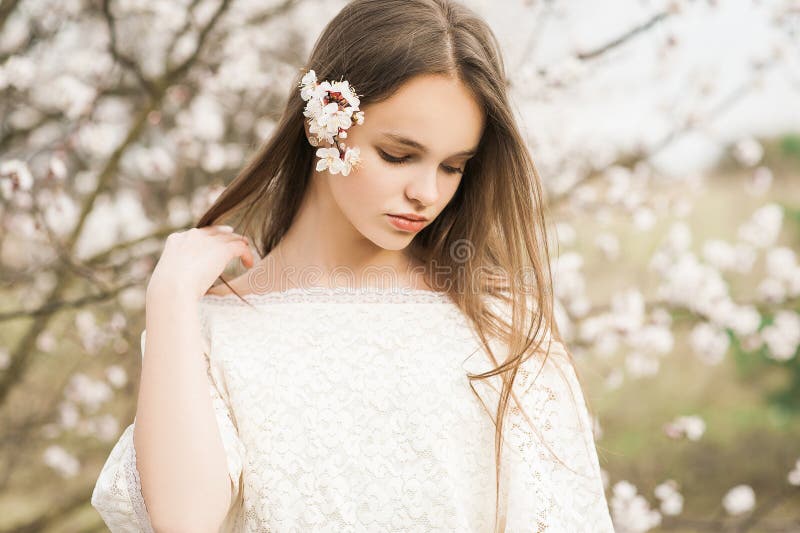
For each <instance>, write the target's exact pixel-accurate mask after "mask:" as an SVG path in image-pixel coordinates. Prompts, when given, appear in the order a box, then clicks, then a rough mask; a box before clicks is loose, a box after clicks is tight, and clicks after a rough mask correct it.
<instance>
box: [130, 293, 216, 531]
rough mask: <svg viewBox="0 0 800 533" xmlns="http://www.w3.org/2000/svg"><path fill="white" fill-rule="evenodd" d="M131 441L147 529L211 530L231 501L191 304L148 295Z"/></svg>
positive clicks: (195, 306)
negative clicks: (143, 346)
mask: <svg viewBox="0 0 800 533" xmlns="http://www.w3.org/2000/svg"><path fill="white" fill-rule="evenodd" d="M146 330H147V343H146V347H145V352H144V360H143V363H142V375H141V382H140V386H139V396H138V400H137V408H136V425H135V430H134V435H133V439H134V442H135V451H136V458H137V468H138V471H139V476H140V479H141V490H142V494H143V496H144V501H145V503H146V505H147V509H148V514H149V516H150V519H151V521H152V523H153V525H154V526H155V529H156V530H157V531H158V530H162V529H163V530H164V531H204V530H208V531H218V530H219V525H220V524H221V523H222V521H223V519H224V517H225V515H226V513H227V510H228V507H229V506H230V503H231V497H232V482H231V480H230V478H229V476H228V466H227V461H226V454H225V449H224V448H223V443H222V439H221V436H220V432H219V428H218V426H217V421H216V418H215V414H214V409H213V404H212V399H211V396H210V395H209V383H208V377H207V366H206V363H205V360H204V358H203V351H204V350H206V347H205V346H204V345H203V344H204V343H203V342H202V339H201V335H200V322H199V311H198V304H197V302H196V300H195V299H193V298H191V297H189V298H186V299H177V300H176V299H174V298H167V299H161V298H159V295H158V293H157V292H155V293H149V294H148V301H147V314H146Z"/></svg>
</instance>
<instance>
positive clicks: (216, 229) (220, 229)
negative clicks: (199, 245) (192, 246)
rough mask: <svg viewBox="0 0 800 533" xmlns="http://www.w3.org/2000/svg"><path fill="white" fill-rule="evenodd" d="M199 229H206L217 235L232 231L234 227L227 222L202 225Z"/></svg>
mask: <svg viewBox="0 0 800 533" xmlns="http://www.w3.org/2000/svg"><path fill="white" fill-rule="evenodd" d="M200 229H204V230H207V231H208V232H209V233H211V234H213V235H219V234H230V233H233V229H234V228H233V226H230V225H228V224H212V225H210V226H203V227H202V228H200Z"/></svg>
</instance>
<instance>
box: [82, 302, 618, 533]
mask: <svg viewBox="0 0 800 533" xmlns="http://www.w3.org/2000/svg"><path fill="white" fill-rule="evenodd" d="M387 296H388V297H387ZM245 298H246V301H247V303H250V304H252V305H247V304H246V303H244V302H242V301H241V300H240V299H239V298H238V297H237V296H236V295H225V296H211V295H206V296H204V297H203V298H202V299H201V305H200V310H201V321H202V323H203V328H204V334H205V335H207V337H206V342H207V346H208V354H209V359H208V360H209V386H210V388H209V390H210V392H211V394H212V397H213V398H214V406H215V411H216V412H217V413H218V421H219V427H220V432H221V435H222V437H223V442H224V443H225V450H226V454H227V455H228V465H229V470H230V474H231V490H232V494H231V495H232V504H231V508H230V511H229V513H228V516H227V517H226V521H225V523H224V524H223V528H222V531H231V532H233V531H235V532H268V531H270V532H284V531H286V532H289V531H291V532H294V531H411V530H419V531H471V532H480V533H484V532H492V531H493V527H494V516H495V515H494V507H495V496H496V495H495V481H496V480H495V466H494V422H493V420H492V418H491V416H489V415H488V414H487V411H490V412H493V411H491V409H492V408H493V406H494V407H496V403H494V404H493V402H496V401H497V398H498V397H497V391H499V386H498V383H499V382H496V381H491V380H489V381H474V382H472V384H473V386H474V387H475V389H474V390H473V388H472V387H471V386H470V382H469V380H468V379H467V376H466V371H470V372H480V371H483V370H485V369H488V368H487V367H486V365H487V364H488V359H487V358H485V357H481V355H482V354H483V350H480V347H479V345H478V341H477V339H476V336H475V335H474V333H473V332H472V330H471V328H470V327H469V326H468V323H467V319H466V318H465V317H464V316H463V315H462V313H461V312H460V310H459V309H458V308H457V307H456V306H455V305H454V304H453V303H452V302H450V300H449V297H448V296H446V295H445V294H443V293H434V292H432V291H421V290H413V291H400V292H390V293H385V292H381V291H380V290H348V291H336V290H331V289H328V290H323V291H318V292H316V293H314V292H308V291H304V290H298V289H290V290H288V291H282V292H276V293H264V294H249V295H246V296H245ZM284 304H294V305H284ZM560 350H563V347H561V346H560V345H557V343H553V344H552V347H551V353H550V357H549V361H550V363H549V364H546V365H545V366H544V367H543V368H542V372H541V373H539V375H538V376H537V373H538V370H539V366H540V362H541V361H540V360H537V359H535V358H532V359H530V360H529V361H527V362H526V366H524V367H523V369H521V371H520V373H519V374H518V377H517V380H516V382H515V388H514V391H515V393H516V394H517V396H518V397H519V398H520V405H521V407H523V409H522V410H520V409H518V407H519V406H514V405H513V404H512V407H510V411H509V415H508V416H509V418H508V419H507V421H506V424H507V425H506V441H507V442H506V446H507V449H506V450H504V451H503V458H504V462H503V463H502V468H501V476H502V477H503V480H504V481H503V483H505V484H506V485H507V488H508V498H507V506H506V508H505V513H504V520H505V524H506V526H505V531H507V532H514V533H515V532H518V531H519V532H521V531H548V532H550V531H601V532H606V531H613V527H612V525H611V520H610V517H609V514H608V507H607V505H606V500H605V494H604V489H603V485H602V481H601V478H600V475H599V473H600V470H599V465H598V459H597V455H596V451H595V448H594V441H593V438H592V434H591V429H590V428H591V424H590V423H589V422H590V421H589V419H588V413H586V411H585V404H583V403H582V402H583V397H582V396H581V395H580V390H579V387H577V385H578V384H577V381H575V379H574V376H573V375H572V374H570V368H568V367H567V366H566V365H565V364H563V363H564V362H565V360H564V359H563V357H561V355H563V354H561V353H560ZM537 361H538V362H537ZM567 363H568V362H567ZM534 378H535V379H534ZM576 387H577V388H576ZM495 389H496V390H495ZM523 411H524V412H525V413H527V414H529V415H530V416H531V421H532V422H533V424H534V426H533V427H535V428H538V432H535V431H532V430H531V429H530V427H531V426H529V425H527V423H526V420H524V415H523V414H522V413H523ZM131 439H132V426H130V427H129V428H128V429H126V432H124V433H123V435H122V436H121V437H120V440H119V442H118V443H117V445H116V446H115V448H114V450H112V453H111V456H110V457H109V459H108V461H107V462H106V465H105V466H104V468H103V471H102V472H101V475H100V478H99V479H98V484H97V487H96V488H95V495H93V498H92V504H93V505H94V506H95V508H97V509H98V510H99V511H100V512H101V515H102V516H103V518H104V520H106V523H107V524H108V525H109V527H110V528H111V529H112V531H147V529H145V528H144V527H143V526H142V522H141V516H145V517H146V512H145V514H144V515H141V511H142V509H143V508H144V507H143V503H142V502H141V501H140V500H138V499H137V496H136V495H135V493H136V490H137V488H138V485H137V484H136V483H137V482H138V476H136V475H135V474H133V471H135V468H133V471H131V473H132V474H133V475H131V476H130V477H127V478H126V477H125V475H124V472H125V471H126V468H127V467H126V466H125V464H126V463H125V461H124V460H123V457H124V453H122V452H123V451H124V450H126V449H131V450H132V440H131ZM548 447H549V448H552V450H553V451H554V452H555V454H556V455H557V456H558V458H560V459H561V460H563V461H564V463H565V464H566V465H567V467H568V468H565V467H563V466H561V465H560V464H559V463H558V461H556V460H554V459H553V458H552V457H551V455H550V454H549V452H548V451H547V448H548ZM130 460H131V461H132V463H129V464H132V465H134V466H135V456H131V459H130ZM118 477H119V478H120V479H130V480H131V485H130V486H127V485H126V486H125V491H124V494H120V493H117V492H114V491H113V490H110V489H108V487H109V486H110V485H112V484H113V482H114V480H115V479H117V478H118ZM501 486H502V485H501ZM98 487H99V488H100V489H99V490H98ZM128 495H130V496H128Z"/></svg>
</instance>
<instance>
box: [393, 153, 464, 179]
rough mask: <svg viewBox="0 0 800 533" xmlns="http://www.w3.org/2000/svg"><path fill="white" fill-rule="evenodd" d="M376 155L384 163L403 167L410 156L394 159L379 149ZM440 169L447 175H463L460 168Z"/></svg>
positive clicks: (448, 167) (445, 166) (444, 166)
mask: <svg viewBox="0 0 800 533" xmlns="http://www.w3.org/2000/svg"><path fill="white" fill-rule="evenodd" d="M378 153H379V154H380V156H381V158H382V159H383V160H384V161H386V162H388V163H392V164H393V165H403V164H405V163H408V161H409V160H410V159H411V156H407V155H406V156H403V157H395V156H393V155H389V154H387V153H386V152H384V151H383V150H381V149H380V148H379V149H378ZM442 168H444V170H445V172H447V173H448V174H463V173H464V170H463V169H461V168H456V167H451V166H447V165H442Z"/></svg>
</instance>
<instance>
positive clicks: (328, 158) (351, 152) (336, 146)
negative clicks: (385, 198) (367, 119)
mask: <svg viewBox="0 0 800 533" xmlns="http://www.w3.org/2000/svg"><path fill="white" fill-rule="evenodd" d="M299 87H300V97H301V98H302V99H303V100H305V101H306V102H307V103H306V107H305V109H304V110H303V115H305V116H306V117H308V126H309V128H308V130H309V133H310V134H311V137H310V138H309V143H310V144H311V146H318V145H319V144H320V143H322V142H323V141H324V142H327V143H330V144H332V145H333V146H332V147H331V148H319V149H318V150H317V152H316V155H317V157H318V158H319V161H317V167H316V168H317V172H320V171H322V170H325V169H326V168H327V169H328V171H329V172H330V173H331V174H338V173H340V172H341V173H342V175H343V176H347V175H348V174H350V171H351V170H352V169H353V168H354V167H355V166H357V165H358V164H359V163H360V162H361V157H360V156H361V152H360V150H359V149H358V148H357V147H353V148H350V147H348V146H347V145H346V144H345V143H344V142H343V141H342V140H341V139H345V138H347V130H348V129H349V128H350V126H352V125H353V123H354V122H355V123H356V124H363V123H364V112H363V111H361V110H359V108H358V106H359V105H360V104H361V101H360V100H359V98H358V95H356V93H355V90H354V89H353V87H351V86H350V84H349V83H348V82H347V80H341V81H334V82H329V81H327V80H325V81H322V82H317V74H316V72H314V71H313V70H309V71H308V72H307V73H306V74H305V75H304V76H303V79H302V80H301V81H300V84H299Z"/></svg>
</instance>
